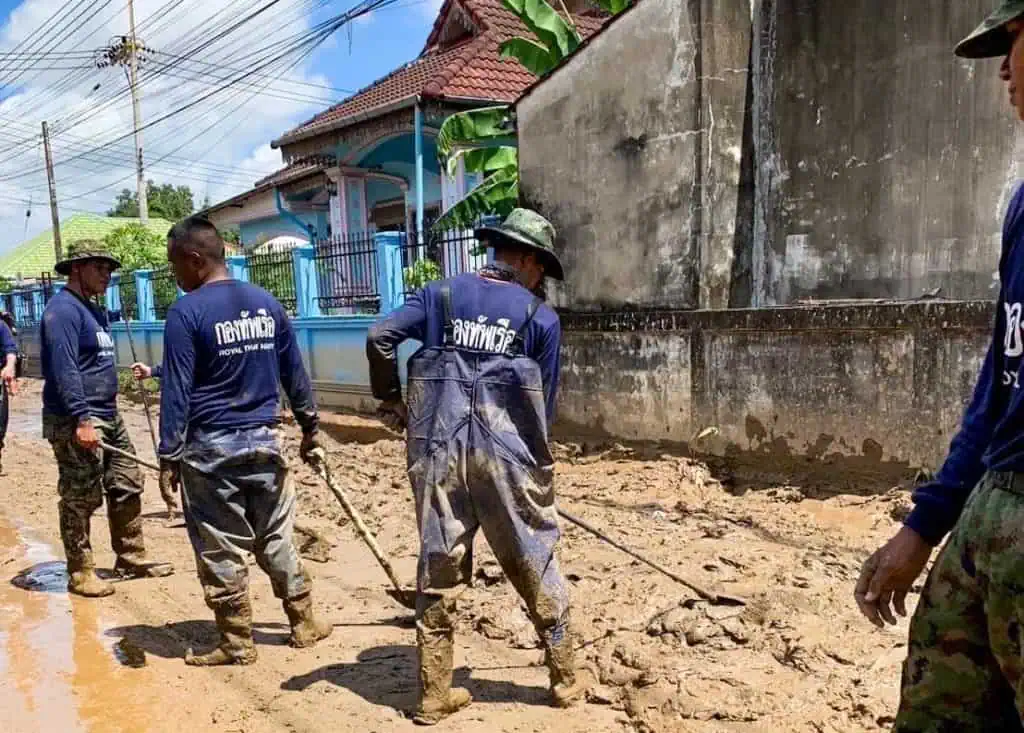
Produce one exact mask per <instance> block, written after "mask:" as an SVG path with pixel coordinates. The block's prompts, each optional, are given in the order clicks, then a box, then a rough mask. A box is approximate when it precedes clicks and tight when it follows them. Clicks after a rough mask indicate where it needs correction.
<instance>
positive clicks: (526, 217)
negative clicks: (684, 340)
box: [476, 0, 1024, 280]
mask: <svg viewBox="0 0 1024 733" xmlns="http://www.w3.org/2000/svg"><path fill="white" fill-rule="evenodd" d="M1022 1H1024V0H1022ZM476 238H477V239H479V240H480V241H481V242H487V241H492V242H493V241H495V240H501V239H509V240H512V241H513V242H516V243H518V244H524V245H526V246H527V247H529V248H531V249H533V250H534V251H536V252H537V253H538V254H539V255H541V257H542V259H543V260H544V274H545V275H547V276H548V277H551V278H554V279H555V280H564V279H565V272H564V270H563V269H562V263H561V261H560V260H559V259H558V255H557V254H556V253H555V228H554V227H553V226H552V225H551V222H549V221H548V220H547V219H545V218H544V217H543V216H541V215H540V214H538V213H537V212H536V211H531V210H530V209H513V210H512V213H511V214H509V215H508V217H507V218H506V219H505V221H503V222H502V223H501V224H495V225H491V226H482V227H480V228H478V229H477V230H476Z"/></svg>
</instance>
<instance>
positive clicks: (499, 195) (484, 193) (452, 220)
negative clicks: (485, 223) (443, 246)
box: [433, 165, 519, 231]
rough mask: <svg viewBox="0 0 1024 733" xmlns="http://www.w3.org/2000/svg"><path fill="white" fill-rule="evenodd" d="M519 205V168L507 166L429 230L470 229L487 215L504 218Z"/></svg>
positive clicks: (447, 212) (485, 181) (470, 193)
mask: <svg viewBox="0 0 1024 733" xmlns="http://www.w3.org/2000/svg"><path fill="white" fill-rule="evenodd" d="M518 203H519V167H518V166H515V165H509V166H506V167H504V168H501V169H500V170H496V171H495V172H494V173H492V174H491V175H489V176H488V177H487V178H485V179H484V180H483V181H481V182H480V185H478V186H477V187H476V188H474V189H473V190H472V191H470V192H469V193H468V194H466V197H465V198H464V199H462V200H461V201H459V203H457V204H455V206H453V207H452V208H450V209H448V211H446V212H444V214H442V215H441V217H440V218H439V219H438V220H437V221H436V222H434V226H433V229H434V230H435V231H441V230H445V229H470V228H472V227H473V226H474V225H475V224H476V223H477V222H478V221H480V219H481V217H484V216H488V215H491V214H494V215H497V216H501V217H505V216H508V215H509V214H510V213H512V209H514V208H515V207H516V206H517V205H518Z"/></svg>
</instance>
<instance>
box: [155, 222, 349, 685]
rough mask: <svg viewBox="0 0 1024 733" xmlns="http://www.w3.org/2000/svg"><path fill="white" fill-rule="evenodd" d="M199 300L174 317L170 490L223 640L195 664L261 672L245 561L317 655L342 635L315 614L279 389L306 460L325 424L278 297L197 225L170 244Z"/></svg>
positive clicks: (298, 642) (168, 364)
mask: <svg viewBox="0 0 1024 733" xmlns="http://www.w3.org/2000/svg"><path fill="white" fill-rule="evenodd" d="M167 258H168V259H169V260H170V262H171V267H172V268H173V269H174V275H175V277H176V278H177V280H178V285H179V286H180V287H181V288H182V290H184V291H185V292H186V293H187V295H185V296H184V297H183V298H181V299H179V300H178V301H177V302H176V303H175V304H174V305H173V306H171V308H170V310H169V311H168V313H167V323H166V326H165V329H164V360H163V367H162V369H161V373H160V376H161V377H162V380H163V382H162V385H161V400H160V460H161V468H162V471H161V481H162V482H163V484H164V486H165V487H167V490H168V493H169V492H170V491H173V490H176V489H177V487H178V485H179V484H180V487H181V494H182V500H183V504H184V509H185V521H186V525H187V526H188V534H189V539H190V540H191V541H192V547H193V549H194V550H195V554H196V568H197V570H198V572H199V580H200V582H201V583H202V585H203V594H204V596H205V598H206V603H207V605H208V606H209V607H210V608H211V609H212V610H213V612H214V615H215V617H216V620H217V628H218V630H219V631H220V635H221V639H220V643H219V645H218V646H217V648H215V649H213V650H212V651H211V652H209V653H207V654H202V655H194V654H192V651H191V650H189V652H188V654H187V655H186V657H185V663H186V664H189V665H192V666H212V665H222V664H251V663H252V662H254V661H255V660H256V649H255V647H254V646H253V641H252V606H251V604H250V602H249V576H248V565H247V563H246V558H245V554H244V553H246V552H251V553H253V554H254V555H255V556H256V561H257V563H258V564H259V566H260V567H261V568H262V569H263V571H264V572H266V573H267V574H268V575H269V576H270V582H271V586H272V587H273V590H274V595H276V596H277V597H278V598H280V599H281V600H282V601H283V604H284V610H285V612H286V614H287V616H288V620H289V622H290V624H291V630H292V633H291V644H292V645H293V646H296V647H307V646H312V645H314V644H316V643H317V642H318V641H320V640H321V639H325V638H327V637H328V636H329V635H330V633H331V631H332V627H331V626H330V624H327V623H324V622H323V621H320V620H319V619H317V618H316V617H315V615H314V613H313V600H312V596H311V592H312V582H311V580H310V577H309V574H308V573H307V572H306V569H305V568H304V567H303V564H302V560H301V559H300V558H299V555H298V553H297V552H296V551H295V546H294V544H293V542H292V535H293V530H294V525H295V489H294V487H293V486H292V483H291V481H290V480H289V478H288V467H287V465H286V463H285V460H284V456H283V455H282V452H281V436H280V435H279V434H278V431H277V426H278V423H279V414H280V392H279V386H280V385H283V386H284V391H285V393H286V394H287V395H288V400H289V401H290V403H291V408H292V412H293V413H294V415H295V419H296V421H297V422H298V423H299V425H300V426H301V428H302V444H301V446H300V449H299V452H300V454H301V455H302V457H303V459H304V460H307V461H309V460H310V459H311V456H312V455H313V453H314V452H315V451H317V449H318V443H317V426H318V422H319V418H318V416H317V412H316V407H315V405H314V404H313V391H312V387H311V385H310V382H309V377H308V376H307V374H306V368H305V366H304V365H303V363H302V354H301V353H300V351H299V346H298V343H297V342H296V340H295V334H294V332H293V331H292V328H291V321H290V320H289V318H288V315H287V314H286V313H285V311H284V308H282V307H281V304H280V303H278V302H277V300H275V299H274V296H272V295H271V294H270V293H268V292H266V291H265V290H263V289H262V288H259V287H257V286H255V285H250V284H249V283H245V282H241V281H238V280H232V279H231V278H230V277H229V275H228V271H227V266H226V265H225V262H224V242H223V240H222V239H221V238H220V235H219V234H218V233H217V229H216V227H214V226H213V225H212V224H211V223H210V222H208V221H206V220H204V219H200V218H191V219H186V220H185V221H183V222H180V223H179V224H177V225H175V226H174V228H172V229H171V231H170V233H169V234H168V238H167Z"/></svg>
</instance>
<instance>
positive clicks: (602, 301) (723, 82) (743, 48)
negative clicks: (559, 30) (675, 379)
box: [517, 0, 750, 309]
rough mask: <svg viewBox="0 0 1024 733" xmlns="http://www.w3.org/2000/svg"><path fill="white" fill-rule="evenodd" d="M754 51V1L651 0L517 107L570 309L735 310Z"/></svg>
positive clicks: (528, 192)
mask: <svg viewBox="0 0 1024 733" xmlns="http://www.w3.org/2000/svg"><path fill="white" fill-rule="evenodd" d="M749 48H750V5H749V0H726V1H723V0H689V1H681V0H643V2H640V3H638V4H637V5H636V6H635V7H633V8H632V9H631V10H630V11H628V12H627V13H626V14H625V15H624V16H623V17H621V18H619V19H618V20H617V21H616V23H615V26H614V27H613V28H611V29H610V30H609V31H608V32H605V33H602V34H600V35H598V36H597V37H596V38H595V39H593V41H592V42H591V43H590V45H589V47H588V48H587V49H586V50H585V51H584V52H582V53H580V54H578V55H577V56H575V57H574V58H572V59H571V60H570V61H568V62H567V64H566V65H565V67H564V68H562V69H560V70H559V71H558V72H556V73H555V74H553V75H552V76H551V77H550V78H549V79H547V80H546V81H545V82H544V83H542V84H540V85H539V86H538V87H536V88H535V89H534V90H533V91H532V92H530V93H528V94H527V95H526V96H525V97H524V98H523V99H522V100H521V101H520V102H519V104H518V105H517V113H518V117H519V131H520V143H521V144H520V175H521V180H522V183H523V187H522V191H523V196H524V199H525V200H526V201H527V202H528V203H530V204H531V205H533V206H535V207H537V208H538V209H540V210H541V211H543V212H544V213H545V214H546V215H547V216H549V217H550V218H551V219H552V221H553V222H554V223H555V225H556V227H557V228H558V230H559V233H560V241H559V250H560V252H562V253H563V254H564V256H565V265H566V269H567V271H568V272H570V273H571V274H572V275H571V278H570V279H569V282H568V283H567V285H566V286H565V287H564V288H563V289H561V290H560V291H559V292H558V293H556V294H555V301H556V302H557V303H558V304H559V305H563V306H568V307H573V308H586V309H597V308H607V307H614V306H616V305H622V304H630V305H634V306H653V307H677V308H687V307H691V308H692V307H698V306H703V307H718V308H720V307H725V306H727V305H728V302H729V292H728V291H729V281H730V273H731V270H732V260H733V256H732V253H733V249H734V242H733V235H734V229H735V220H736V215H737V214H736V211H737V209H736V206H737V191H738V188H739V185H738V184H739V180H740V163H741V157H742V155H741V148H742V134H743V124H744V110H745V107H746V105H745V99H746V95H747V62H748V57H749ZM700 272H703V273H704V275H705V276H704V277H703V278H701V277H700V275H699V273H700Z"/></svg>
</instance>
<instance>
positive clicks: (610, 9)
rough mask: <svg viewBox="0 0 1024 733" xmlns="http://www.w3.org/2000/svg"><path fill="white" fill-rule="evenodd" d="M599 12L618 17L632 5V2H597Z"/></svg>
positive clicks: (623, 0) (605, 0)
mask: <svg viewBox="0 0 1024 733" xmlns="http://www.w3.org/2000/svg"><path fill="white" fill-rule="evenodd" d="M597 4H598V6H600V8H601V10H603V11H604V12H606V13H609V14H610V15H618V14H619V13H621V12H622V11H623V10H625V9H626V8H628V7H629V6H630V5H632V4H633V0H597Z"/></svg>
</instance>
